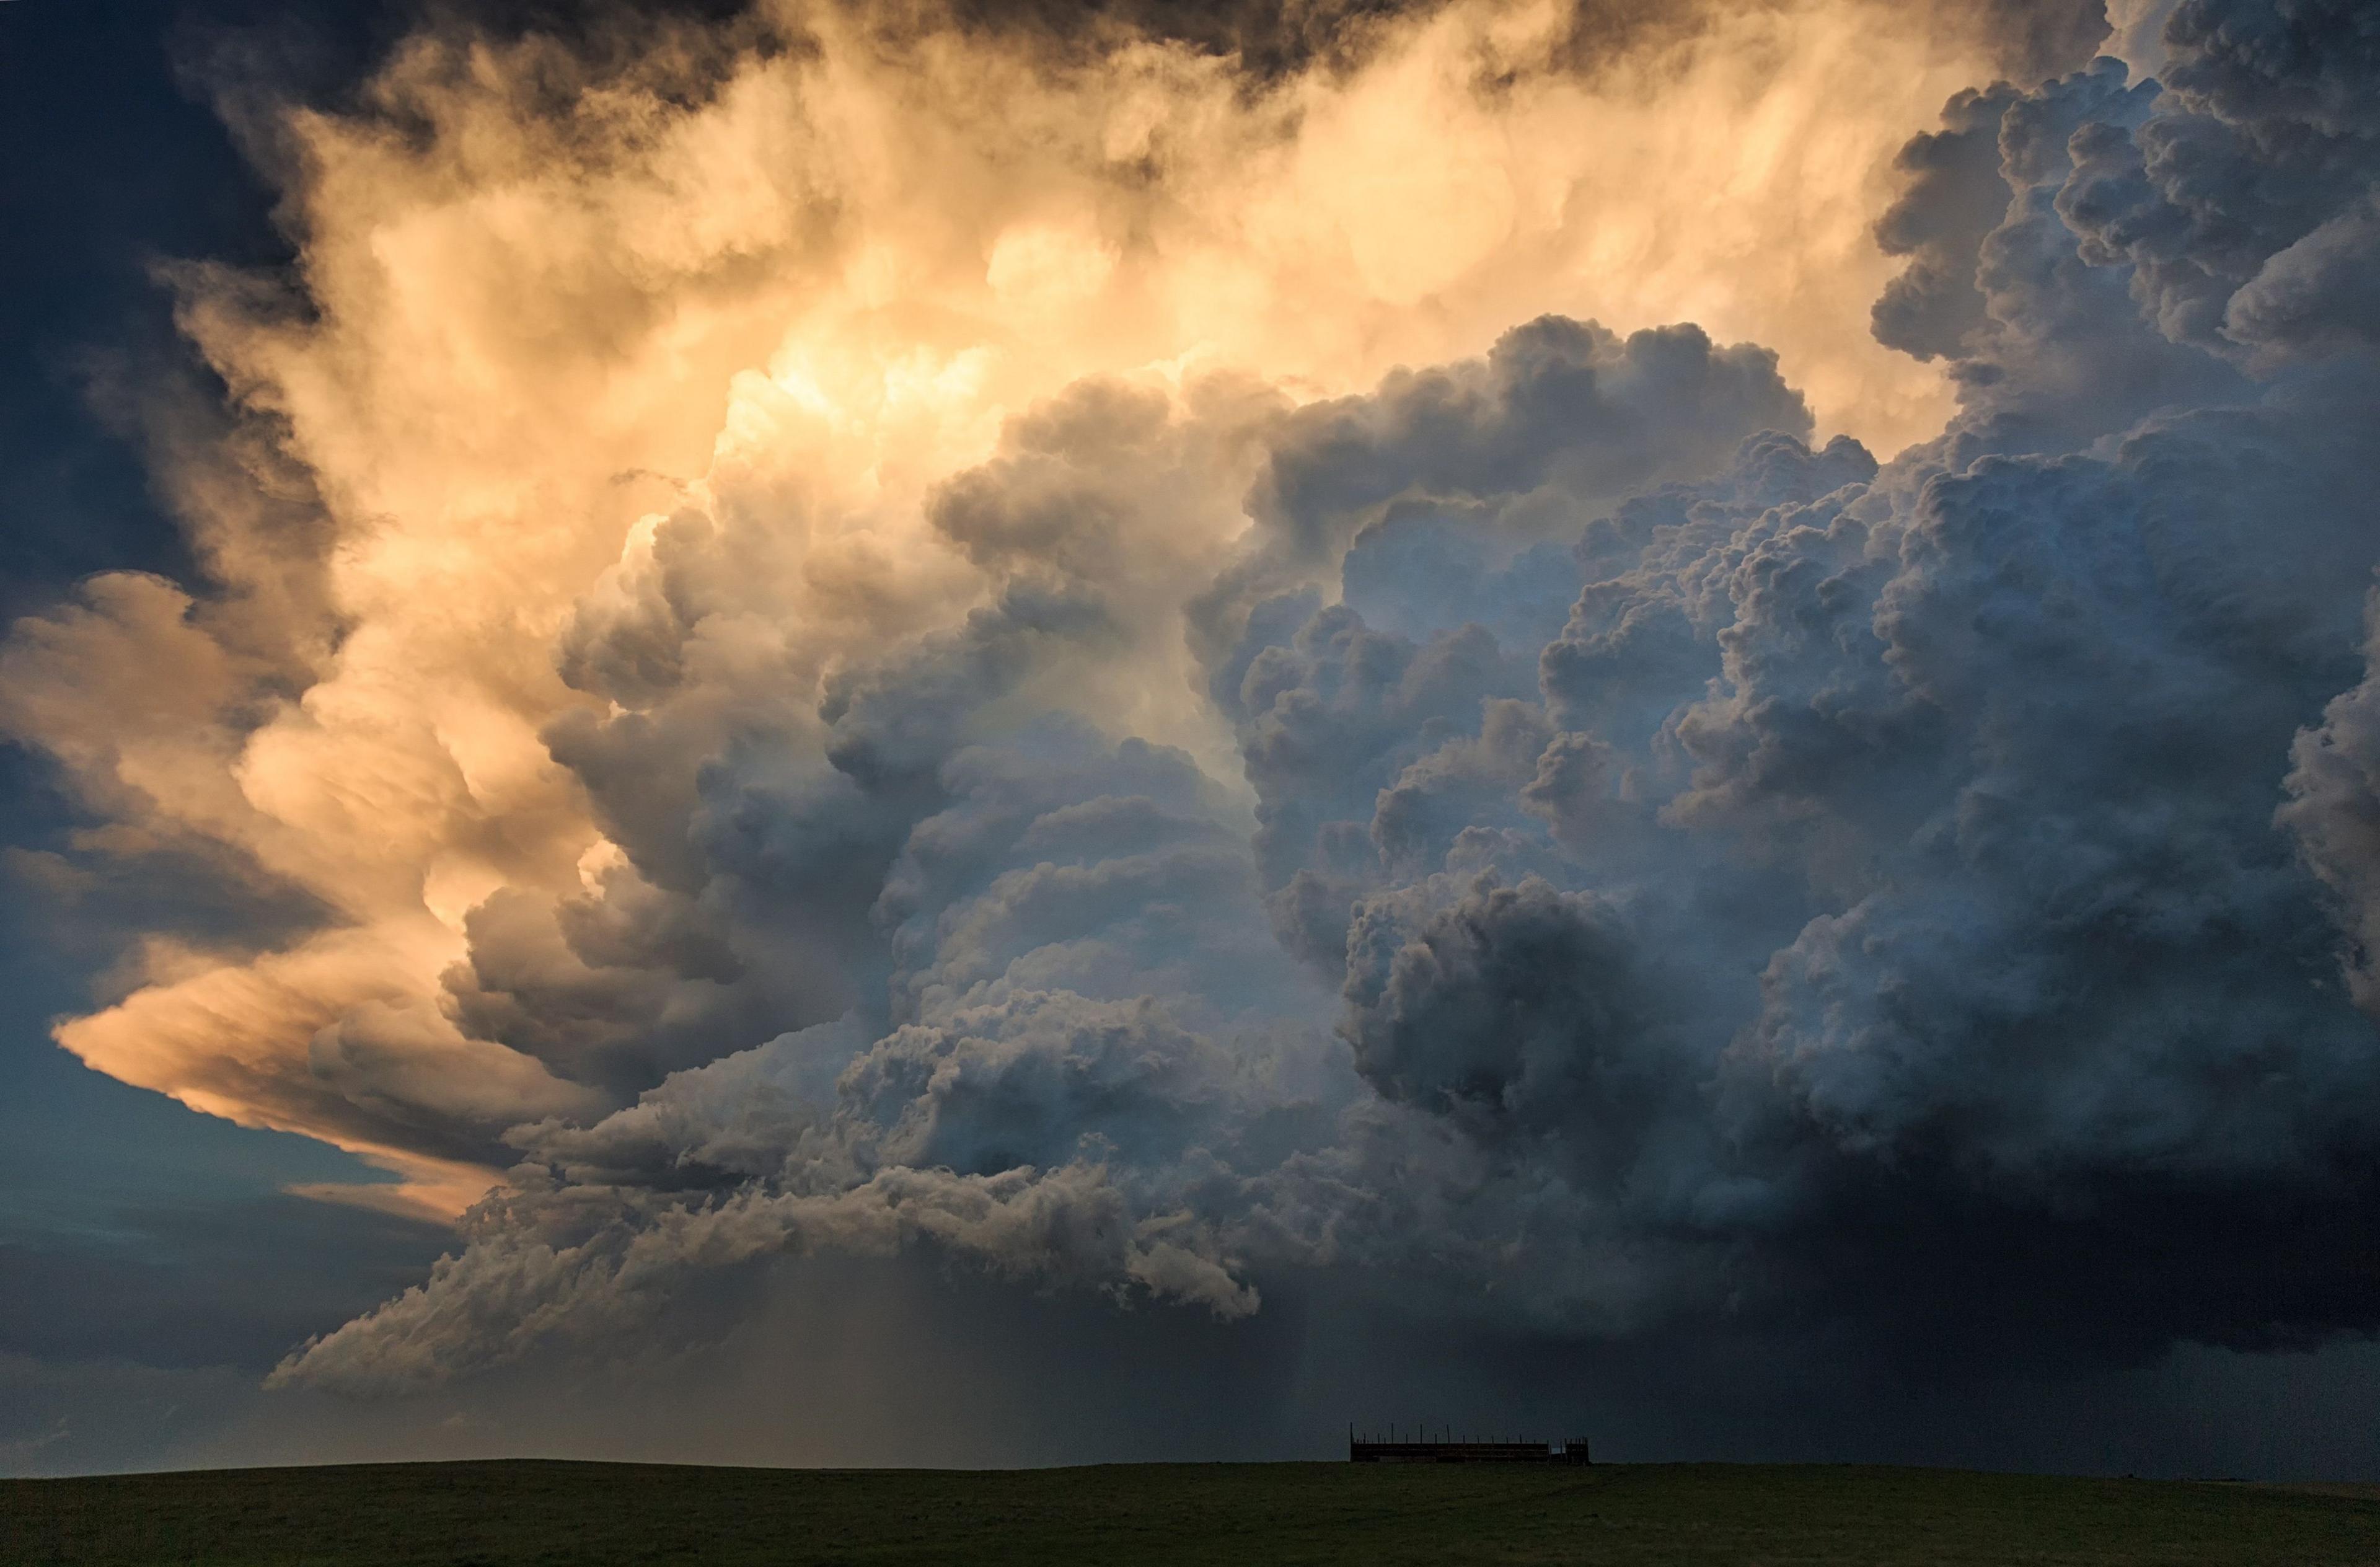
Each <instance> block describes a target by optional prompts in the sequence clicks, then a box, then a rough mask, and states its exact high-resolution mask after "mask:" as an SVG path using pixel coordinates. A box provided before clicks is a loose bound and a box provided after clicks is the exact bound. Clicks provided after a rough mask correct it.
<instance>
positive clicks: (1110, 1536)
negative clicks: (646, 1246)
mask: <svg viewBox="0 0 2380 1567" xmlns="http://www.w3.org/2000/svg"><path fill="white" fill-rule="evenodd" d="M1076 1561H1081V1562H1101V1563H1106V1562H1113V1563H1141V1562H1163V1563H1191V1562H1202V1563H1204V1562H1215V1563H1230V1564H1231V1567H1255V1564H1257V1563H1273V1562H1283V1563H1292V1562H1315V1563H1324V1562H1334V1563H1335V1562H1348V1563H1361V1564H1363V1567H1392V1564H1396V1563H1404V1562H1415V1563H1420V1562H1429V1563H1448V1562H1577V1563H1614V1564H1623V1563H1624V1564H1634V1563H1657V1562H1658V1563H1662V1564H1664V1567H1687V1564H1699V1563H1720V1562H1724V1563H1730V1564H1747V1567H1748V1564H1755V1563H1760V1564H1784V1563H1810V1564H1812V1567H1815V1564H1818V1563H1825V1564H1827V1567H1867V1564H1871V1563H1879V1564H1880V1563H1903V1562H1909V1563H1914V1562H1946V1563H1966V1562H1973V1563H1984V1562H1989V1563H1994V1564H1996V1567H1998V1564H2009V1563H2065V1562H2076V1563H2080V1562H2094V1563H2101V1562H2108V1563H2143V1564H2145V1563H2158V1564H2161V1567H2162V1564H2174V1567H2183V1564H2189V1563H2199V1562H2225V1563H2231V1562H2240V1563H2266V1562H2269V1563H2273V1564H2274V1567H2284V1564H2285V1567H2320V1564H2324V1563H2350V1562H2355V1563H2366V1562H2371V1563H2380V1500H2375V1499H2374V1497H2373V1496H2369V1495H2365V1494H2362V1493H2359V1492H2356V1491H2354V1490H2353V1489H2352V1488H2334V1489H2333V1490H2331V1491H2329V1492H2316V1491H2313V1490H2304V1491H2298V1490H2286V1489H2280V1488H2264V1487H2250V1486H2235V1485H2215V1484H2200V1483H2191V1482H2180V1481H2144V1480H2089V1479H2054V1478H2045V1477H2041V1476H2023V1475H1980V1474H1971V1473H1966V1472H1963V1471H1958V1470H1940V1469H1873V1468H1848V1467H1817V1466H1811V1467H1768V1466H1758V1465H1732V1464H1622V1465H1599V1466H1597V1467H1596V1468H1594V1469H1591V1470H1568V1469H1553V1468H1548V1469H1524V1468H1512V1469H1502V1468H1488V1467H1479V1468H1436V1467H1431V1468H1406V1467H1372V1466H1369V1465H1366V1466H1364V1467H1360V1468H1359V1467H1356V1466H1354V1465H1350V1464H1144V1465H1115V1466H1109V1467H1100V1468H1088V1469H1040V1470H1016V1471H1005V1472H993V1473H961V1472H950V1471H935V1470H866V1471H848V1470H846V1471H803V1470H771V1469H699V1468H677V1467H662V1466H659V1465H645V1464H553V1463H505V1464H367V1465H358V1466H354V1467H342V1468H319V1469H246V1470H230V1471H218V1472H214V1473H200V1474H182V1475H136V1476H109V1477H103V1478H91V1479H72V1480H7V1481H0V1562H6V1563H7V1564H9V1567H17V1564H18V1563H38V1562H71V1563H76V1564H78V1567H81V1564H91V1567H100V1564H113V1563H119V1562H140V1563H152V1562H173V1563H188V1564H193V1567H195V1564H200V1563H235V1562H237V1563H258V1564H262V1563H274V1564H279V1563H298V1562H304V1563H307V1564H309V1567H341V1564H345V1563H351V1562H352V1563H363V1562H370V1563H373V1564H375V1567H382V1564H387V1567H411V1564H417V1563H419V1564H429V1563H438V1564H440V1567H461V1564H464V1563H477V1564H480V1567H516V1564H521V1567H526V1564H528V1563H552V1564H555V1567H561V1564H564V1563H568V1564H571V1567H609V1564H612V1563H629V1562H635V1563H662V1562H683V1563H702V1564H703V1567H739V1564H743V1563H759V1562H769V1563H826V1562H850V1563H863V1562H904V1563H907V1562H968V1563H1009V1562H1014V1563H1034V1564H1036V1567H1042V1564H1047V1563H1053V1562H1076Z"/></svg>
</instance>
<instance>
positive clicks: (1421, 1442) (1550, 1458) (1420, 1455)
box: [1347, 1426, 1594, 1464]
mask: <svg viewBox="0 0 2380 1567" xmlns="http://www.w3.org/2000/svg"><path fill="white" fill-rule="evenodd" d="M1347 1462H1348V1463H1350V1464H1590V1463H1593V1462H1594V1460H1593V1459H1591V1458H1589V1457H1588V1456H1587V1448H1586V1439H1585V1437H1572V1438H1569V1439H1567V1440H1563V1441H1522V1440H1515V1441H1479V1440H1470V1441H1465V1440H1462V1439H1456V1438H1452V1437H1444V1438H1438V1439H1418V1438H1416V1439H1414V1440H1400V1439H1398V1434H1397V1433H1396V1432H1395V1431H1394V1430H1391V1431H1390V1433H1389V1439H1387V1440H1386V1441H1382V1440H1380V1439H1378V1436H1377V1434H1375V1435H1374V1436H1371V1437H1361V1438H1359V1437H1357V1436H1356V1435H1355V1427H1353V1426H1350V1427H1347Z"/></svg>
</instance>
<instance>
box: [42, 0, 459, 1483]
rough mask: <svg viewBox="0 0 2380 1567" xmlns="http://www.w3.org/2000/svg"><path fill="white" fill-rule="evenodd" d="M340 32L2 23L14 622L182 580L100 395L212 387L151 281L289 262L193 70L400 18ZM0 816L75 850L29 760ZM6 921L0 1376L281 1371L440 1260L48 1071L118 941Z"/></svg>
mask: <svg viewBox="0 0 2380 1567" xmlns="http://www.w3.org/2000/svg"><path fill="white" fill-rule="evenodd" d="M392 20H393V13H391V12H389V10H388V8H386V7H379V6H353V7H329V6H326V7H322V16H321V17H320V18H305V19H299V18H293V17H292V16H291V15H290V14H289V12H288V11H287V8H286V7H285V6H267V5H258V4H251V3H249V0H203V3H184V4H176V3H173V0H108V3H105V4H96V5H94V4H81V3H75V0H17V3H14V4H7V5H0V144H4V145H6V147H8V148H9V149H11V153H10V156H8V157H7V158H6V160H5V161H0V213H5V214H6V223H5V225H0V608H5V611H6V613H7V614H8V615H9V616H10V617H11V618H12V619H13V618H14V617H15V616H17V615H18V614H20V613H25V612H26V611H28V610H30V609H33V608H37V607H39V606H40V605H42V604H44V603H46V602H49V601H53V600H54V599H55V598H57V597H58V596H59V595H60V594H62V593H64V592H66V591H67V590H68V589H70V588H71V586H72V584H73V583H74V582H76V581H77V580H78V579H79V578H81V577H86V576H89V575H90V574H91V573H93V572H100V571H113V570H141V571H155V572H160V573H164V574H166V575H172V576H179V575H182V574H183V573H184V572H185V571H186V569H187V559H186V555H185V553H184V551H183V549H182V547H181V544H180V541H179V538H178V536H177V534H176V529H175V527H174V524H173V522H172V520H171V519H170V517H168V516H166V515H165V513H164V510H163V508H162V507H161V506H160V504H158V502H157V499H156V498H155V497H154V496H153V495H152V493H151V491H150V488H149V484H148V480H147V476H146V473H145V471H144V468H143V466H142V463H141V460H140V450H139V445H138V436H137V433H136V432H134V431H129V430H127V429H123V428H120V427H117V426H116V425H115V421H113V420H112V419H110V418H109V417H108V416H107V414H106V412H105V411H104V410H105V407H106V405H107V402H108V398H107V396H106V395H105V388H106V386H107V385H108V384H109V383H111V382H119V381H127V382H131V383H139V382H140V381H141V380H143V379H146V378H153V377H157V376H162V375H184V376H188V375H199V374H202V373H203V372H202V370H200V367H198V366H196V365H194V364H193V363H191V361H190V359H189V358H188V356H187V355H186V354H183V353H182V352H180V351H179V349H178V348H177V346H176V338H175V334H174V330H173V322H172V319H171V308H170V302H169V300H168V298H167V297H166V295H165V294H164V291H163V290H162V289H160V288H159V287H157V286H156V285H154V284H153V283H152V280H151V275H150V273H151V268H152V265H153V264H154V263H155V262H157V261H161V260H165V259H171V258H179V257H212V258H221V259H225V260H231V261H240V262H244V263H249V264H273V263H275V262H279V261H285V259H286V257H287V255H288V247H287V245H286V244H285V241H284V240H283V238H282V237H281V236H280V235H278V234H277V233H276V232H275V230H274V228H273V223H272V220H271V211H270V196H269V193H268V192H267V191H266V189H265V188H264V187H263V186H262V185H261V183H260V182H259V181H258V179H257V178H256V177H255V176H253V175H252V174H251V173H250V171H249V169H248V167H247V165H246V164H244V163H243V162H242V160H241V159H240V157H239V155H238V152H237V149H235V147H234V146H233V145H232V142H231V139H230V137H229V136H228V135H227V134H226V132H225V128H224V127H223V125H222V123H221V122H220V121H219V120H218V119H217V117H216V116H215V115H214V114H213V112H212V110H211V109H210V108H209V106H208V105H207V104H206V103H204V102H203V101H202V99H201V97H200V95H199V93H198V92H197V91H196V90H194V89H193V88H192V87H190V86H189V85H188V84H187V81H186V76H185V72H184V71H183V70H182V69H181V67H180V66H179V64H177V62H183V61H188V60H192V59H195V58H198V57H200V55H202V54H203V52H204V51H205V50H206V49H207V48H209V47H210V46H212V45H213V44H215V43H221V42H222V41H224V40H225V39H227V38H232V37H240V38H246V39H249V40H251V41H254V42H256V43H261V44H262V45H264V46H267V47H271V48H273V49H274V51H275V53H276V55H277V57H279V58H280V59H281V60H283V61H284V62H285V66H286V67H287V68H288V69H289V70H290V71H291V72H292V73H293V74H294V75H295V77H296V79H299V80H304V79H307V78H308V77H311V78H312V79H314V80H316V81H318V82H322V83H326V84H327V83H334V82H336V81H337V80H339V79H342V78H343V77H344V76H346V74H348V73H350V72H351V71H352V70H353V68H354V65H355V62H357V61H358V60H359V59H361V58H363V57H365V56H366V55H368V53H369V51H370V48H371V46H372V43H373V41H374V39H375V37H376V36H377V35H378V34H379V33H380V31H381V30H383V29H384V28H385V27H386V26H387V25H388V24H389V23H390V22H391V21H392ZM0 812H5V820H6V839H7V842H8V843H9V844H10V845H11V846H12V848H14V849H18V850H22V849H35V850H38V849H41V848H43V847H46V846H50V845H52V844H56V843H57V842H59V841H60V840H61V839H63V837H64V836H65V835H66V834H67V833H68V832H71V831H73V829H74V828H75V827H76V826H77V825H78V823H77V821H76V820H75V818H74V815H73V813H72V812H71V811H70V810H69V809H68V808H67V806H66V804H65V802H64V801H62V800H61V798H60V797H59V796H58V795H57V794H56V793H55V791H54V790H53V789H52V788H51V787H50V782H49V779H48V777H47V775H46V771H45V767H44V765H43V763H42V761H41V760H40V759H37V758H34V757H31V756H29V755H28V754H27V753H25V752H24V751H23V750H21V749H19V748H17V747H6V748H5V749H0ZM5 906H6V926H5V934H0V1077H4V1078H5V1082H6V1091H5V1092H0V1276H5V1278H6V1287H5V1288H0V1354H25V1355H30V1356H41V1357H48V1356H71V1357H89V1356H121V1357H124V1358H128V1359H132V1360H137V1361H140V1362H143V1363H147V1364H152V1365H165V1366H175V1365H207V1364H215V1363H219V1362H222V1361H225V1360H226V1359H228V1360H231V1361H234V1362H236V1363H237V1364H241V1365H245V1366H251V1367H261V1366H266V1365H270V1364H271V1362H272V1361H273V1359H274V1358H275V1357H276V1356H277V1355H278V1354H280V1353H281V1352H282V1351H283V1350H285V1348H286V1347H287V1345H288V1343H289V1342H290V1341H291V1338H292V1336H293V1335H294V1336H297V1337H302V1336H304V1335H305V1334H306V1333H309V1332H313V1331H318V1330H321V1329H322V1328H323V1327H325V1326H328V1325H330V1324H332V1323H334V1322H335V1321H337V1320H338V1319H339V1318H341V1317H342V1316H344V1315H345V1314H346V1313H347V1312H349V1311H351V1310H352V1309H354V1308H355V1307H356V1306H360V1305H363V1304H368V1303H369V1302H370V1300H372V1299H375V1298H378V1297H379V1296H380V1295H382V1294H385V1293H386V1290H387V1288H388V1287H390V1286H391V1285H392V1284H393V1282H395V1279H396V1277H397V1274H398V1273H399V1272H400V1271H401V1270H407V1269H418V1268H419V1265H420V1263H421V1262H422V1261H423V1260H425V1259H426V1258H427V1257H428V1256H430V1255H432V1254H434V1252H435V1249H436V1245H437V1243H438V1239H439V1237H438V1236H437V1235H436V1233H432V1232H428V1231H425V1230H423V1229H422V1228H421V1227H419V1226H414V1225H407V1224H400V1223H396V1222H395V1221H389V1220H385V1219H383V1218H380V1217H377V1216H374V1215H370V1214H367V1213H362V1212H358V1211H355V1210H351V1209H332V1208H326V1207H324V1206H322V1205H321V1204H317V1203H310V1202H303V1201H299V1200H297V1199H295V1198H290V1197H284V1196H282V1195H280V1193H281V1189H282V1188H283V1187H284V1186H285V1185H286V1184H291V1183H293V1182H303V1181H322V1180H354V1179H357V1178H358V1174H359V1167H358V1165H357V1164H356V1161H354V1160H351V1159H348V1158H347V1157H346V1156H345V1155H343V1154H341V1153H339V1152H337V1151H336V1150H334V1149H332V1148H326V1147H324V1146H322V1145H321V1144H319V1143H315V1142H313V1141H311V1140H310V1139H307V1138H302V1137H296V1136H282V1135H278V1134H274V1133H270V1132H262V1131H249V1130H244V1129H242V1128H239V1127H237V1126H234V1125H232V1124H229V1123H227V1122H224V1121H221V1120H217V1119H215V1118H213V1117H212V1116H205V1115H200V1114H197V1113H195V1112H193V1111H188V1110H185V1109H183V1108H182V1107H181V1106H179V1105H177V1104H176V1103H174V1102H172V1101H171V1100H169V1099H164V1097H162V1096H160V1095H157V1094H153V1093H150V1092H146V1091H144V1090H141V1089H138V1088H132V1087H126V1086H125V1085H123V1084H121V1083H118V1082H116V1081H115V1080H114V1079H112V1078H109V1077H106V1076H103V1075H101V1074H99V1073H96V1072H93V1071H91V1070H88V1069H87V1068H85V1067H84V1066H83V1065H82V1064H81V1063H79V1062H77V1061H76V1060H75V1059H74V1058H72V1057H71V1056H68V1055H67V1054H66V1053H65V1052H64V1051H60V1050H59V1049H57V1047H56V1046H55V1044H53V1043H52V1042H51V1040H50V1038H49V1020H50V1019H51V1018H52V1017H53V1016H55V1015H56V1014H61V1013H66V1012H69V1011H77V1010H86V1009H88V1007H89V1005H90V1003H91V997H92V994H93V990H94V987H95V986H99V985H101V984H103V980H101V978H99V972H100V970H101V969H102V967H103V966H104V965H105V964H106V963H107V962H108V961H109V960H110V959H111V958H112V956H113V950H112V949H113V944H114V943H113V940H112V937H111V935H110V933H109V932H108V931H107V930H105V929H91V928H89V927H87V926H86V925H85V924H83V923H81V922H79V920H78V919H77V917H76V916H75V915H74V913H73V912H72V911H67V910H62V909H61V908H60V906H59V905H57V904H56V903H55V902H54V901H52V900H48V899H46V898H44V897H43V896H42V895H41V894H40V893H39V892H38V891H37V890H36V889H35V888H34V887H33V886H31V885H30V884H29V882H28V880H27V876H26V874H25V869H24V865H23V862H22V860H21V858H20V857H19V856H18V855H15V854H12V855H11V856H10V865H9V882H8V896H7V899H6V905H5ZM361 1177H362V1178H367V1179H368V1178H370V1172H361ZM5 1425H6V1416H5V1415H0V1427H5ZM17 1434H18V1433H16V1432H13V1431H9V1430H6V1429H0V1441H6V1439H9V1438H11V1437H13V1436H16V1435H17Z"/></svg>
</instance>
